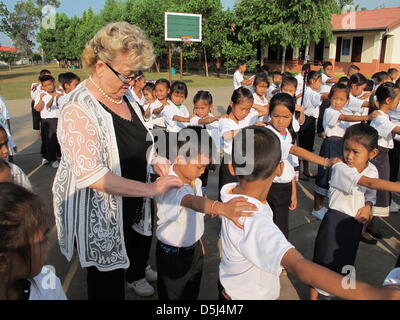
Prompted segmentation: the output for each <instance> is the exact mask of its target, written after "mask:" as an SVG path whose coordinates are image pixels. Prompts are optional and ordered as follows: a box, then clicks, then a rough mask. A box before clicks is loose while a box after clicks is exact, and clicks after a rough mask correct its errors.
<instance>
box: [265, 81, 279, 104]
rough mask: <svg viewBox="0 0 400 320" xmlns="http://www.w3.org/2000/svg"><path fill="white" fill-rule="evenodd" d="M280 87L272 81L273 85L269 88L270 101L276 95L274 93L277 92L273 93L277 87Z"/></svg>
mask: <svg viewBox="0 0 400 320" xmlns="http://www.w3.org/2000/svg"><path fill="white" fill-rule="evenodd" d="M278 88H279V87H278V86H277V85H276V84H274V83H272V84H271V85H270V87H269V89H268V99H269V101H271V99H272V98H273V97H274V95H275V94H276V93H273V92H274V91H275V90H276V89H278Z"/></svg>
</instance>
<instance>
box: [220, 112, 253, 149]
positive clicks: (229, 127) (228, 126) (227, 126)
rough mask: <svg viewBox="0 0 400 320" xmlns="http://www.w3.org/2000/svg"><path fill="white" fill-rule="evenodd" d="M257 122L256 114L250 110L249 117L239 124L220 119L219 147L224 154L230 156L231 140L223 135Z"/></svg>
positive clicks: (230, 120)
mask: <svg viewBox="0 0 400 320" xmlns="http://www.w3.org/2000/svg"><path fill="white" fill-rule="evenodd" d="M257 122H258V112H257V111H255V110H254V109H252V110H250V113H249V115H248V116H247V117H246V118H244V119H243V120H241V121H239V123H237V122H235V121H233V120H232V119H220V120H219V136H220V137H221V146H222V148H223V149H224V152H225V154H228V155H232V142H233V140H232V139H225V138H224V134H225V133H227V132H230V131H237V130H241V129H243V128H246V127H249V126H252V125H254V124H256V123H257Z"/></svg>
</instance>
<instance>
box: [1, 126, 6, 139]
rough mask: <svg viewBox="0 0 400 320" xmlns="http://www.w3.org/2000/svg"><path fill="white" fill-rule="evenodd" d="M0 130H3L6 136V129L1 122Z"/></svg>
mask: <svg viewBox="0 0 400 320" xmlns="http://www.w3.org/2000/svg"><path fill="white" fill-rule="evenodd" d="M0 132H4V133H5V134H6V136H7V131H6V129H5V128H4V127H3V126H2V125H1V124H0Z"/></svg>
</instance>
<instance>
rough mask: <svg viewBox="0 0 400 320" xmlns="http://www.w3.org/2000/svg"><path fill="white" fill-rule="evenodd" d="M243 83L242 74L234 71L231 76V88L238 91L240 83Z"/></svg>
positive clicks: (241, 85)
mask: <svg viewBox="0 0 400 320" xmlns="http://www.w3.org/2000/svg"><path fill="white" fill-rule="evenodd" d="M243 81H244V77H243V74H242V73H240V72H239V71H236V72H235V74H234V75H233V87H234V88H235V90H236V89H239V88H240V87H243V84H242V82H243Z"/></svg>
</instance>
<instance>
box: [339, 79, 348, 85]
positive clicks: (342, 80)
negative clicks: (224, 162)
mask: <svg viewBox="0 0 400 320" xmlns="http://www.w3.org/2000/svg"><path fill="white" fill-rule="evenodd" d="M338 83H339V84H344V85H345V86H347V85H348V84H349V78H347V77H341V78H340V79H339V82H338Z"/></svg>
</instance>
